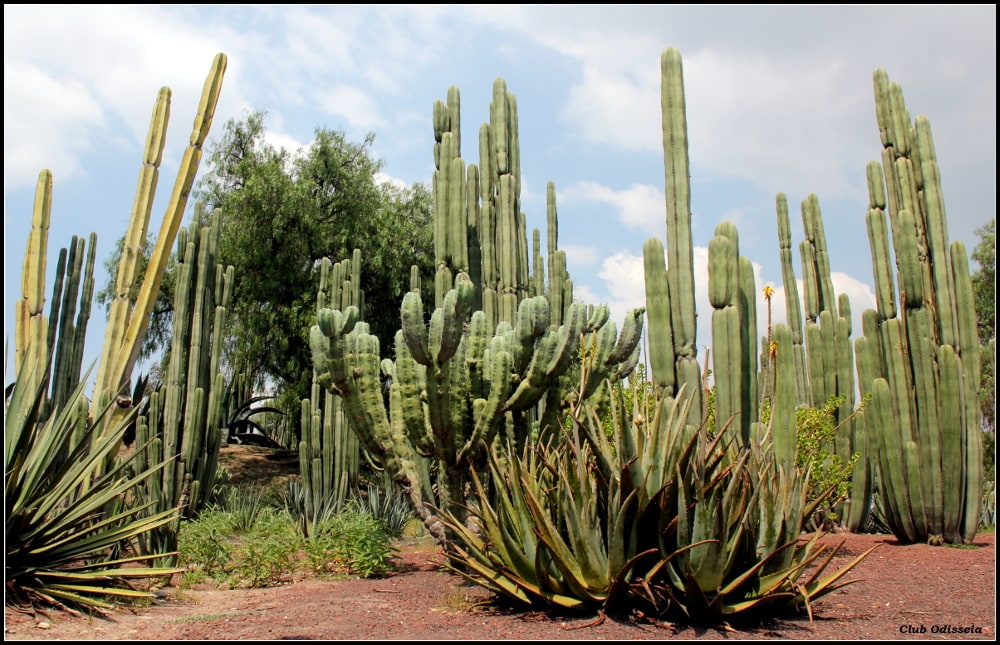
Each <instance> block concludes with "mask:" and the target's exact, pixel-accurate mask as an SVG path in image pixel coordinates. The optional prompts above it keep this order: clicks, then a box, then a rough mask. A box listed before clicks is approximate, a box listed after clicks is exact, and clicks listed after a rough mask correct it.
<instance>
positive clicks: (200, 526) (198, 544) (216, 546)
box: [177, 508, 231, 585]
mask: <svg viewBox="0 0 1000 645" xmlns="http://www.w3.org/2000/svg"><path fill="white" fill-rule="evenodd" d="M230 534H231V533H230V520H229V513H228V512H227V511H225V510H222V509H219V508H212V509H208V510H205V511H203V512H202V513H201V514H200V515H199V516H198V519H196V520H189V521H187V522H183V523H181V527H180V530H179V531H178V534H177V547H178V550H179V552H180V555H179V557H178V564H179V565H180V566H182V567H184V583H185V584H189V585H190V584H197V583H200V582H204V581H205V580H206V579H215V578H217V577H221V576H224V575H225V571H226V566H227V565H228V564H229V561H230V558H231V554H230V550H229V548H228V546H227V543H228V537H229V535H230Z"/></svg>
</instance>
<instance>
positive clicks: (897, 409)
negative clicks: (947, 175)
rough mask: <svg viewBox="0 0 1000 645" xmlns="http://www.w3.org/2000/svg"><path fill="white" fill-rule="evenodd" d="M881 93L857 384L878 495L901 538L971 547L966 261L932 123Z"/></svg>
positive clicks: (974, 427)
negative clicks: (874, 450)
mask: <svg viewBox="0 0 1000 645" xmlns="http://www.w3.org/2000/svg"><path fill="white" fill-rule="evenodd" d="M874 86H875V104H876V115H877V119H878V125H879V131H880V134H881V139H882V145H883V151H882V165H881V167H879V166H878V164H877V163H874V162H873V163H871V164H869V166H868V185H869V210H868V215H867V222H868V231H869V240H870V243H871V247H872V248H871V251H872V266H873V272H874V276H875V281H876V295H877V307H878V308H877V310H875V311H868V312H865V321H866V324H865V328H864V338H859V339H858V341H857V347H856V351H857V354H858V363H859V366H858V373H859V377H862V381H861V387H862V389H863V390H864V391H866V392H867V391H870V392H872V394H873V397H872V404H873V407H874V408H875V413H874V414H873V421H872V423H871V424H870V426H869V427H870V428H871V429H872V430H873V431H874V432H875V434H876V435H877V439H878V445H879V466H880V494H881V496H882V499H883V502H884V507H885V510H886V519H887V520H888V522H889V526H890V528H891V529H892V531H893V533H894V534H895V535H896V536H897V537H898V538H899V539H900V540H902V541H905V542H918V541H925V540H927V541H930V542H932V543H939V542H942V541H943V542H947V543H962V542H966V543H968V542H970V541H971V540H972V539H973V538H974V537H975V534H976V531H977V530H978V525H979V513H980V498H981V496H982V476H983V474H982V458H981V455H982V436H981V431H980V429H979V414H980V410H979V402H978V397H977V392H978V389H979V379H980V374H979V370H980V363H979V361H980V357H979V343H978V338H977V336H976V327H975V307H974V300H973V295H972V283H971V278H970V276H969V262H968V256H967V254H966V251H965V247H964V245H963V244H962V243H960V242H954V243H952V244H951V245H950V246H949V245H948V240H947V222H946V217H945V211H944V199H943V196H942V191H941V180H940V171H939V169H938V165H937V159H936V155H935V153H934V145H933V141H932V139H931V131H930V123H929V121H928V120H927V118H926V117H924V116H918V117H917V118H916V120H915V122H914V124H913V126H912V127H911V125H910V118H909V113H908V112H907V111H906V107H905V105H904V102H903V96H902V89H901V88H900V87H899V85H898V84H895V83H890V82H889V78H888V75H887V74H886V72H885V70H883V69H877V70H876V71H875V73H874ZM883 181H884V183H883ZM886 214H888V218H889V223H890V225H889V226H886V223H885V218H886ZM890 230H891V240H892V244H893V246H894V250H895V257H896V272H897V277H898V289H899V291H898V293H899V307H898V309H897V308H896V307H895V306H894V302H895V300H896V298H895V293H896V292H895V288H894V286H893V284H892V274H891V270H890V269H889V266H890V260H889V258H890V254H889V236H888V235H887V232H888V231H890Z"/></svg>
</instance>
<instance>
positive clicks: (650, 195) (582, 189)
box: [559, 181, 666, 235]
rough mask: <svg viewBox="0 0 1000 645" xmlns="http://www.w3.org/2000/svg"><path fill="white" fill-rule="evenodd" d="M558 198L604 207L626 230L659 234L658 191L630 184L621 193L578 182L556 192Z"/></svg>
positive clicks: (660, 200) (660, 210)
mask: <svg viewBox="0 0 1000 645" xmlns="http://www.w3.org/2000/svg"><path fill="white" fill-rule="evenodd" d="M559 197H560V199H561V200H565V201H566V202H569V203H581V202H583V203H586V202H594V203H598V204H606V205H608V206H611V207H612V209H613V210H614V213H615V216H616V217H617V218H618V219H619V220H620V221H621V222H622V223H623V224H625V226H627V227H628V228H629V229H639V230H641V231H643V232H645V233H648V234H650V235H659V234H661V233H662V232H663V227H664V221H665V217H666V206H665V202H664V196H663V189H662V188H657V187H656V186H650V185H649V184H632V185H631V186H629V187H628V188H626V189H624V190H615V189H613V188H610V187H608V186H603V185H601V184H598V183H597V182H593V181H579V182H577V183H575V184H573V185H571V186H569V187H567V188H565V189H563V190H560V191H559Z"/></svg>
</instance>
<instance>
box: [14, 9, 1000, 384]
mask: <svg viewBox="0 0 1000 645" xmlns="http://www.w3.org/2000/svg"><path fill="white" fill-rule="evenodd" d="M671 46H672V47H676V48H677V49H678V50H679V51H680V53H681V55H682V57H683V60H684V82H685V91H686V100H687V119H688V128H689V139H690V160H691V175H692V211H693V213H694V217H693V225H692V232H693V236H694V243H695V245H696V247H697V248H696V254H695V258H696V263H697V264H698V267H697V271H698V273H699V275H700V276H701V277H699V281H700V283H699V285H698V288H699V293H698V297H699V304H698V311H699V312H700V313H701V315H700V316H699V321H700V327H699V332H698V343H699V345H700V346H702V347H704V346H706V345H707V344H708V343H709V342H710V334H709V333H708V324H709V322H710V320H711V316H710V311H711V310H710V307H709V305H708V303H707V299H706V298H705V296H704V291H705V284H704V279H705V278H704V276H705V272H704V261H705V258H706V257H707V251H706V248H707V246H708V242H709V240H710V239H711V237H712V234H713V231H714V229H715V227H716V225H717V224H718V223H719V222H721V221H723V220H729V221H731V222H733V223H734V224H736V226H737V227H738V229H739V233H740V251H741V254H743V255H746V256H747V257H749V258H750V259H751V260H752V261H753V262H754V264H755V267H756V268H757V271H758V273H757V286H758V287H759V288H763V286H764V285H767V284H771V285H774V286H776V287H778V288H779V296H780V294H781V290H780V287H781V270H780V265H779V256H778V243H777V223H776V214H775V196H776V195H777V194H778V193H779V192H783V193H785V194H786V195H787V196H788V202H789V205H790V212H791V220H792V234H793V244H794V245H795V247H796V248H797V245H798V243H799V242H800V241H801V240H802V223H801V217H800V213H799V204H800V203H801V202H802V200H804V199H805V198H806V197H807V196H808V195H809V194H810V193H815V194H816V195H818V196H819V200H820V206H821V209H822V213H823V218H824V223H825V230H826V236H827V242H828V246H829V248H830V254H831V265H832V270H833V272H834V284H835V286H836V289H837V291H838V292H842V293H847V294H848V295H849V296H850V298H851V304H852V311H853V312H854V313H855V316H856V317H859V316H860V312H861V311H862V310H863V309H865V308H868V307H872V306H874V303H873V295H872V294H873V288H872V286H871V285H872V268H871V260H870V253H869V250H868V242H867V233H866V230H865V224H864V215H865V211H866V204H867V187H866V180H865V166H866V164H867V163H868V162H869V161H871V160H875V159H878V158H879V156H880V151H881V145H880V142H879V136H878V128H877V124H876V120H875V108H874V100H873V86H872V73H873V72H874V70H875V69H876V68H878V67H882V68H885V69H886V70H887V72H888V74H889V78H890V80H892V81H894V82H898V83H899V84H900V85H901V86H902V88H903V93H904V97H905V99H906V104H907V108H908V109H909V111H910V113H911V116H916V115H917V114H924V115H926V116H927V117H928V118H929V119H930V122H931V126H932V131H933V135H934V143H935V146H936V150H937V155H938V160H939V163H940V166H941V173H942V178H943V184H944V195H945V203H946V207H947V215H948V222H949V239H950V240H961V241H963V242H964V243H965V244H966V246H967V248H968V249H969V251H971V249H972V247H973V246H974V245H975V243H976V240H977V238H976V235H975V230H976V229H977V228H978V227H980V226H982V225H983V224H985V223H986V222H987V221H989V220H990V219H991V218H993V217H994V216H995V213H996V5H967V6H962V5H947V6H944V5H941V6H915V5H897V6H801V7H794V6H793V7H776V6H759V7H735V6H697V7H695V6H683V5H680V6H677V5H671V6H664V5H661V6H651V5H646V6H610V5H603V6H602V5H595V6H554V5H549V6H527V5H510V6H497V5H495V6H474V7H473V6H468V7H463V6H455V5H448V6H445V5H437V6H423V7H419V6H413V7H410V6H402V5H393V6H388V5H381V6H379V5H375V6H369V7H361V6H295V7H276V6H244V7H241V6H214V7H212V6H148V7H140V6H114V7H112V6H100V5H98V6H80V7H71V6H66V5H62V6H44V5H39V6H25V5H15V6H12V5H4V336H5V339H7V340H8V341H12V336H13V311H14V303H15V302H16V300H17V298H19V297H20V275H21V263H22V258H23V254H24V248H25V243H26V240H27V237H28V232H29V230H30V221H31V211H32V201H33V197H34V189H35V183H36V181H37V178H38V173H39V171H40V170H42V169H45V168H47V169H50V170H51V171H52V173H53V175H54V196H53V206H52V222H51V230H50V236H49V258H50V259H49V270H48V274H49V283H50V284H51V281H52V279H53V277H52V274H53V273H54V270H55V258H56V257H57V255H58V250H59V249H60V248H61V247H65V246H68V244H69V241H70V239H71V237H72V236H73V235H78V236H84V237H85V236H88V235H89V234H90V233H91V232H92V231H93V232H96V233H97V236H98V246H97V256H98V264H99V265H100V264H102V262H103V260H104V259H105V258H106V257H107V256H108V254H109V253H110V249H111V248H112V246H113V244H114V242H115V240H117V239H118V238H119V237H121V236H122V235H123V234H124V232H125V229H126V227H127V224H128V219H129V213H130V211H131V206H132V200H133V197H134V192H135V185H136V179H137V176H138V170H139V164H140V162H141V155H142V148H143V144H144V140H145V137H146V132H147V128H148V125H149V118H150V114H151V110H152V107H153V104H154V101H155V99H156V96H157V92H158V90H159V89H160V87H162V86H168V87H170V88H171V90H172V91H173V99H172V104H171V117H170V129H169V131H168V135H167V143H166V150H165V157H164V161H163V164H162V166H161V179H160V190H159V193H158V195H157V202H156V206H154V210H153V222H152V223H151V230H158V228H159V223H160V221H161V220H162V217H163V213H164V211H165V208H166V201H167V199H168V198H169V194H170V191H171V189H172V186H173V181H174V177H175V176H176V169H177V162H178V160H179V159H180V156H181V154H182V153H183V151H184V148H185V146H186V145H187V139H188V135H189V133H190V131H191V124H192V122H193V118H194V113H195V111H196V108H197V102H198V99H199V97H200V94H201V89H202V85H203V83H204V81H205V77H206V75H207V73H208V70H209V67H210V65H211V63H212V59H213V57H214V56H215V54H216V53H218V52H224V53H225V54H226V55H227V56H228V61H229V66H228V70H227V72H226V75H225V80H224V83H223V88H222V97H221V100H220V105H219V110H218V113H217V116H216V121H215V124H214V126H213V131H212V135H220V134H221V132H222V129H223V125H224V123H225V122H226V121H228V120H229V119H231V118H241V117H242V116H243V115H244V114H245V113H246V112H247V111H251V110H262V111H264V112H266V114H267V116H266V120H265V127H266V128H267V130H268V132H269V135H270V137H271V140H272V141H274V142H275V143H279V144H281V145H285V146H287V147H290V148H293V149H297V148H298V147H300V146H303V145H305V144H307V143H308V142H309V141H311V139H312V136H313V134H314V131H315V129H316V128H318V127H324V128H330V129H337V130H343V131H344V132H346V133H347V134H348V136H349V138H351V139H352V140H354V141H361V140H362V139H363V137H364V136H365V134H366V133H368V132H374V133H375V136H376V139H375V152H376V154H377V155H378V156H379V157H380V158H381V159H382V160H384V162H385V172H386V173H387V174H388V175H389V176H391V177H392V178H394V179H396V180H399V181H402V182H404V183H406V184H411V183H413V182H424V183H428V184H429V182H430V179H431V173H432V171H433V155H432V144H433V128H432V118H431V116H432V108H433V103H434V101H435V100H437V99H442V100H443V99H445V98H446V95H447V91H448V88H449V87H450V86H452V85H454V86H456V87H458V88H459V90H460V92H461V106H462V123H463V126H464V128H463V129H464V133H463V137H462V141H463V144H462V145H463V150H462V152H463V156H464V157H465V158H466V159H467V160H468V161H472V162H478V149H477V145H478V134H477V133H478V128H479V125H480V124H481V123H483V122H485V121H488V118H489V103H490V99H491V93H492V85H493V81H494V80H495V79H496V78H498V77H502V78H504V79H505V80H506V82H507V87H508V89H509V90H510V91H511V92H512V93H513V94H514V95H515V96H516V97H517V105H518V115H519V125H520V135H521V139H520V141H521V166H522V186H523V188H522V210H524V212H525V213H526V214H527V217H528V226H529V228H535V227H537V228H539V229H540V230H541V232H542V238H543V244H544V237H545V185H546V182H548V181H554V182H555V185H556V189H557V195H558V198H557V203H558V209H559V246H560V247H561V248H563V249H565V250H566V252H567V255H568V263H569V270H570V273H571V276H572V278H573V281H574V283H575V285H576V296H577V297H578V298H581V299H584V300H585V301H587V302H592V303H599V302H603V303H607V304H608V305H610V306H611V307H612V311H613V312H614V314H613V315H614V317H615V320H616V322H618V324H619V325H620V323H621V320H622V318H623V317H624V315H625V313H626V311H627V310H628V309H630V308H632V307H638V306H643V304H644V303H643V280H642V245H643V242H644V241H645V240H646V239H648V238H650V237H659V238H661V239H663V240H665V238H666V226H665V205H664V198H663V189H664V180H663V150H662V144H661V141H662V139H661V126H660V107H659V92H660V89H659V85H660V71H659V62H660V54H661V53H662V51H663V50H664V49H665V48H667V47H671ZM212 135H210V139H211V138H212ZM186 219H187V218H186ZM186 219H185V221H186ZM543 248H544V247H543ZM973 268H975V266H973ZM796 273H797V275H799V276H801V270H800V266H799V265H798V258H797V253H796ZM107 279H108V278H107V275H106V274H105V272H104V269H103V266H99V267H98V269H97V275H96V281H97V284H98V286H99V287H100V286H102V285H104V284H105V282H106V281H107ZM46 292H47V293H51V287H48V288H47V290H46ZM775 318H776V320H779V321H780V320H783V319H784V307H783V298H781V297H779V298H776V308H775ZM103 320H104V315H103V312H101V311H99V310H95V312H94V315H93V316H92V318H91V321H90V328H89V331H88V339H89V340H88V344H87V350H86V359H87V360H96V358H97V355H98V353H99V351H100V345H101V343H102V342H103V332H104V322H103ZM859 328H860V325H856V326H855V329H859ZM700 354H701V350H699V355H700ZM85 364H86V361H85ZM8 369H9V367H8ZM7 380H8V381H9V380H11V378H10V377H8V379H7Z"/></svg>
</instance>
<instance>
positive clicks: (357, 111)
mask: <svg viewBox="0 0 1000 645" xmlns="http://www.w3.org/2000/svg"><path fill="white" fill-rule="evenodd" d="M317 99H318V101H319V102H320V105H321V106H322V107H323V109H324V110H325V111H326V112H328V113H329V114H330V115H332V116H334V117H337V118H338V119H342V120H344V121H346V122H347V124H348V125H350V126H353V127H354V128H357V129H363V130H374V129H375V128H377V127H379V126H380V125H382V122H383V119H382V117H381V115H380V114H379V108H378V103H377V102H376V101H375V100H374V98H373V97H372V96H370V95H368V94H366V93H365V92H364V91H362V90H361V89H359V88H357V87H353V86H350V85H344V84H340V85H335V86H333V87H331V88H329V89H327V90H325V91H322V92H320V93H319V94H318V95H317Z"/></svg>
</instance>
